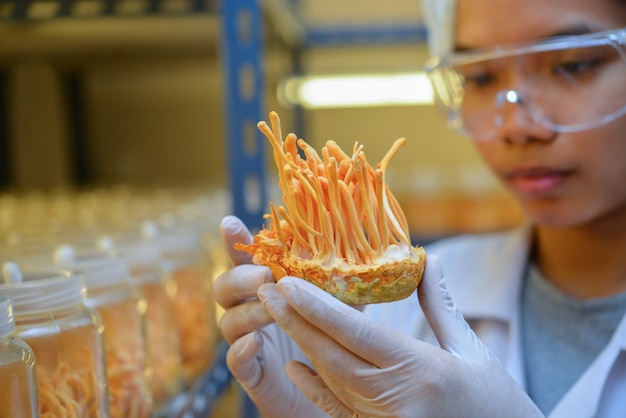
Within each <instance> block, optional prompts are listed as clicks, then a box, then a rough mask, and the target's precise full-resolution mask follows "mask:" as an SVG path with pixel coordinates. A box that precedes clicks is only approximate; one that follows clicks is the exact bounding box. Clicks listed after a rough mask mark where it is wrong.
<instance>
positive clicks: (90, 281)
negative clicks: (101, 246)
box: [53, 245, 129, 290]
mask: <svg viewBox="0 0 626 418" xmlns="http://www.w3.org/2000/svg"><path fill="white" fill-rule="evenodd" d="M53 261H54V264H55V265H56V266H59V267H61V268H63V269H67V270H71V271H73V272H76V273H78V274H80V275H81V276H82V277H83V280H84V282H85V286H87V290H89V289H96V288H102V287H106V286H111V285H114V284H118V283H122V282H125V281H127V280H128V276H129V269H128V262H127V261H126V260H124V259H123V258H122V257H118V256H115V255H113V254H111V253H108V252H90V253H83V254H77V253H76V251H75V250H74V247H72V246H71V245H61V246H59V247H57V249H56V250H55V251H54V256H53Z"/></svg>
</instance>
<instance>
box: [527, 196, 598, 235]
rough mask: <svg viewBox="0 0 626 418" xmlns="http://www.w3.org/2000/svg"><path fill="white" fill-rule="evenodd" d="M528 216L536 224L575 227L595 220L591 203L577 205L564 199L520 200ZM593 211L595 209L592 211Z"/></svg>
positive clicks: (553, 226)
mask: <svg viewBox="0 0 626 418" xmlns="http://www.w3.org/2000/svg"><path fill="white" fill-rule="evenodd" d="M520 203H521V206H522V210H523V211H524V214H525V215H526V218H527V219H528V220H529V221H530V223H532V224H533V225H536V226H544V227H551V228H573V227H578V226H582V225H585V224H588V223H589V222H591V221H593V219H594V218H595V217H594V214H593V213H590V208H589V205H576V204H574V203H573V202H566V201H563V200H558V199H555V200H543V201H542V200H533V201H522V202H520ZM591 212H593V211H591Z"/></svg>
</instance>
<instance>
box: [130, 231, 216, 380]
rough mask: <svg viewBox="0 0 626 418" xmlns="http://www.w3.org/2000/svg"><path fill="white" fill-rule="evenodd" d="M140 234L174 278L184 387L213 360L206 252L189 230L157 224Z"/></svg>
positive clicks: (212, 315) (213, 329) (213, 332)
mask: <svg viewBox="0 0 626 418" xmlns="http://www.w3.org/2000/svg"><path fill="white" fill-rule="evenodd" d="M142 234H143V236H144V238H145V239H146V240H148V242H153V243H156V244H157V245H158V246H159V248H160V249H161V252H162V258H161V260H162V261H161V265H162V268H163V269H164V270H165V271H166V272H167V273H168V274H169V275H170V276H171V277H172V278H173V280H174V282H175V283H176V287H177V292H176V297H175V298H174V302H175V308H176V320H177V326H178V330H179V336H180V343H181V356H182V367H183V382H184V386H185V388H188V387H189V386H191V384H192V383H193V382H194V381H195V380H196V379H197V378H199V377H200V376H201V375H202V374H203V373H204V372H205V371H206V370H207V369H208V367H209V365H210V364H211V361H212V360H213V357H214V353H215V346H216V340H217V339H216V334H217V332H216V327H215V304H214V302H213V295H212V283H211V279H210V274H209V265H208V260H207V257H206V254H205V252H204V251H203V250H202V248H201V245H200V236H199V234H198V233H197V232H196V231H194V230H193V229H190V228H181V227H175V226H173V227H170V228H164V229H159V227H158V226H157V225H156V223H154V222H152V221H146V222H144V223H143V224H142Z"/></svg>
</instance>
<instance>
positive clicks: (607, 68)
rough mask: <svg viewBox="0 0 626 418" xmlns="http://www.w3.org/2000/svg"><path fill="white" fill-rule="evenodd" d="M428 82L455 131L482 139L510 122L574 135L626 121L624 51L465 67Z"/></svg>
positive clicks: (436, 71) (539, 55)
mask: <svg viewBox="0 0 626 418" xmlns="http://www.w3.org/2000/svg"><path fill="white" fill-rule="evenodd" d="M468 57H471V56H469V55H468ZM429 77H430V79H431V82H432V85H433V88H434V91H435V94H436V96H437V100H438V102H439V104H440V105H441V106H442V107H443V108H444V110H445V111H446V112H447V114H448V119H449V121H450V123H451V125H452V126H453V127H454V128H457V129H459V130H461V131H463V132H464V133H467V134H469V135H470V136H472V137H473V138H475V139H481V138H489V137H492V136H494V135H495V134H496V132H497V130H498V127H499V126H503V125H504V124H505V123H507V120H509V118H516V120H520V119H519V118H520V117H523V118H524V119H525V120H527V121H529V122H532V123H535V124H540V125H542V126H544V127H547V128H549V129H552V130H554V131H556V132H573V131H579V130H584V129H590V128H593V127H596V126H600V125H602V124H604V123H607V122H608V121H610V120H613V119H616V118H618V117H620V116H622V115H624V114H625V113H626V58H625V56H624V50H623V49H622V47H621V46H619V45H617V46H616V45H613V44H611V43H608V42H607V43H604V44H600V45H594V46H586V47H575V48H571V47H570V48H562V49H555V50H548V51H539V52H523V53H519V54H511V55H508V56H504V57H499V58H495V59H488V60H482V61H476V60H466V61H465V62H464V61H462V60H459V61H458V62H455V63H453V64H449V65H438V66H436V67H434V68H433V69H432V70H430V71H429Z"/></svg>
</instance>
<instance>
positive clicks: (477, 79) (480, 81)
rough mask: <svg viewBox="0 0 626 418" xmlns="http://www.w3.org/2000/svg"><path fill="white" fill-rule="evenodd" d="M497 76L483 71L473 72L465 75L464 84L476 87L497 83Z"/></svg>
mask: <svg viewBox="0 0 626 418" xmlns="http://www.w3.org/2000/svg"><path fill="white" fill-rule="evenodd" d="M495 81H496V76H495V74H492V73H488V72H482V73H479V72H477V73H471V74H466V75H463V84H464V85H466V86H467V85H472V86H476V87H485V86H488V85H489V84H491V83H495Z"/></svg>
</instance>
